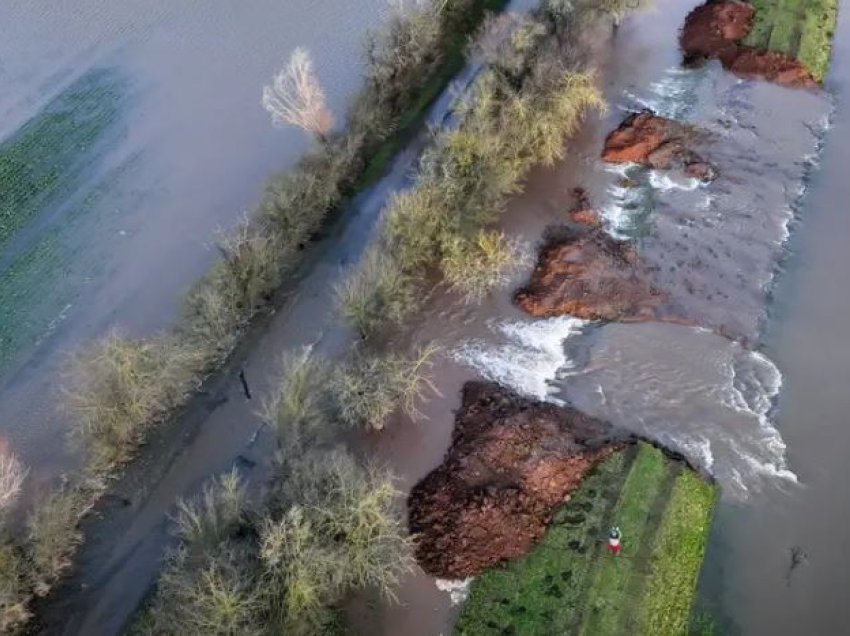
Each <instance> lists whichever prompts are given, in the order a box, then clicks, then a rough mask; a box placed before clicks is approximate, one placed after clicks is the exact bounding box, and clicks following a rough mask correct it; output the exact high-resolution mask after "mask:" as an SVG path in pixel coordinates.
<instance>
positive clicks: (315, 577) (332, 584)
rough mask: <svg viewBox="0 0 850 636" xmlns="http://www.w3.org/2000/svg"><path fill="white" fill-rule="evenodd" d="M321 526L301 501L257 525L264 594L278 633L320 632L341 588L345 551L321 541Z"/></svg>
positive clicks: (343, 589) (330, 615)
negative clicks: (315, 521)
mask: <svg viewBox="0 0 850 636" xmlns="http://www.w3.org/2000/svg"><path fill="white" fill-rule="evenodd" d="M320 532H321V529H320V528H317V527H314V524H313V522H312V520H311V519H310V516H309V514H307V511H306V510H305V509H304V508H303V507H301V506H293V507H292V508H290V509H289V510H288V511H287V512H286V513H285V514H284V515H283V516H282V517H281V518H280V519H279V520H277V521H273V520H271V519H267V520H265V522H264V523H263V526H262V528H261V530H260V558H261V559H262V562H263V566H264V569H265V573H264V579H265V580H264V584H263V589H264V591H265V594H264V595H265V597H266V604H267V606H268V608H269V615H270V620H271V624H272V625H274V626H276V627H277V628H278V629H279V630H280V631H281V633H292V634H319V633H324V631H325V628H326V626H327V625H328V623H329V622H330V621H331V620H332V613H331V612H330V611H329V607H330V605H331V604H333V603H334V602H335V601H337V600H338V599H339V598H340V597H341V596H342V595H343V594H344V593H345V590H346V580H345V572H346V567H347V564H346V561H345V552H344V551H343V550H342V549H340V548H339V547H338V546H337V545H334V544H333V543H326V542H324V541H322V538H321V536H320V534H319V533H320Z"/></svg>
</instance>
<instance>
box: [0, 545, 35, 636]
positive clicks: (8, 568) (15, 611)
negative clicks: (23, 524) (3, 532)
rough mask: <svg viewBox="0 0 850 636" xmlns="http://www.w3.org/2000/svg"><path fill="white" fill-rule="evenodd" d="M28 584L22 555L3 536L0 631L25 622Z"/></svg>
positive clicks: (0, 572) (0, 578)
mask: <svg viewBox="0 0 850 636" xmlns="http://www.w3.org/2000/svg"><path fill="white" fill-rule="evenodd" d="M28 598H29V586H28V585H27V571H26V566H25V563H24V557H23V555H22V554H21V552H20V550H19V549H18V547H17V546H15V545H14V544H13V543H12V542H11V541H8V540H6V539H5V538H4V539H3V540H2V541H0V633H3V634H6V633H12V632H13V629H14V628H15V627H17V626H18V625H21V624H22V623H24V622H26V620H27V619H28V618H29V616H30V613H29V611H28V610H27V601H28Z"/></svg>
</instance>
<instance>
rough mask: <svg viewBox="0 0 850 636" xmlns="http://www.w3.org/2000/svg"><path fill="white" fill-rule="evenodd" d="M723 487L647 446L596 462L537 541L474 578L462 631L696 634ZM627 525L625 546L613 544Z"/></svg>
mask: <svg viewBox="0 0 850 636" xmlns="http://www.w3.org/2000/svg"><path fill="white" fill-rule="evenodd" d="M716 497H717V489H716V487H715V486H714V485H712V484H709V483H707V482H706V481H705V480H704V479H702V477H700V476H699V475H698V474H696V473H694V472H693V471H691V470H690V469H688V468H687V467H686V466H685V465H684V464H682V463H680V462H677V461H673V460H671V459H669V458H668V457H666V456H665V455H664V454H663V453H662V452H661V451H659V450H658V449H656V448H654V447H652V446H649V445H646V444H640V445H639V446H638V447H636V448H630V449H627V450H624V451H621V452H619V453H617V454H615V455H614V456H612V457H611V458H610V459H608V460H607V461H606V462H605V463H603V464H602V465H601V466H599V467H598V468H597V470H596V471H595V472H594V473H593V474H592V475H590V476H589V477H588V478H587V479H586V480H585V483H584V484H583V486H582V487H581V488H580V489H579V491H577V492H576V493H575V494H574V495H573V497H572V499H571V500H570V501H569V502H568V503H567V504H565V505H564V506H563V507H562V508H561V510H560V511H559V512H558V513H557V514H556V516H555V519H554V522H553V523H552V525H551V526H550V529H549V531H548V533H547V534H546V537H545V538H544V540H543V541H541V543H540V544H539V545H538V546H537V548H536V549H535V550H534V551H533V552H531V553H530V554H528V555H526V556H525V557H523V558H522V559H518V560H517V561H513V562H511V563H508V564H506V565H505V566H503V567H500V568H496V569H494V570H492V571H490V572H488V573H486V574H484V575H482V576H480V577H479V578H477V579H476V580H475V581H474V582H473V584H472V590H471V593H470V596H469V599H468V600H467V602H466V605H465V606H464V608H463V611H462V613H461V616H460V619H459V621H458V625H457V628H456V634H462V635H464V636H472V635H473V634H476V635H477V634H510V633H512V634H523V635H525V634H529V635H531V634H534V635H540V636H543V635H549V634H593V635H594V636H596V635H605V634H653V635H656V634H658V635H663V634H681V633H685V632H687V626H688V624H689V621H690V615H691V608H692V605H693V600H694V594H695V591H696V583H697V578H698V575H699V571H700V568H701V566H702V560H703V556H704V552H705V546H706V542H707V540H708V533H709V530H710V527H711V519H712V513H713V510H714V506H715V502H716ZM613 525H616V526H619V528H620V530H621V531H622V534H623V542H622V545H623V551H622V552H621V553H620V554H619V555H617V556H614V555H612V554H610V553H609V552H608V550H607V548H606V543H607V532H608V529H609V528H610V527H611V526H613Z"/></svg>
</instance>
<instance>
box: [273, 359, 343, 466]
mask: <svg viewBox="0 0 850 636" xmlns="http://www.w3.org/2000/svg"><path fill="white" fill-rule="evenodd" d="M329 375H330V373H329V371H328V369H327V366H326V365H325V364H324V362H322V361H321V360H318V359H316V358H314V357H313V356H312V355H311V353H310V350H309V349H308V348H305V349H303V350H302V351H301V352H300V353H298V354H286V355H284V356H283V359H282V362H281V373H280V379H279V380H278V383H277V386H276V388H275V390H274V391H272V393H271V395H270V396H269V397H268V398H266V399H265V401H264V402H263V406H262V411H261V416H262V418H263V421H265V422H267V423H268V424H269V425H270V426H272V427H274V429H275V431H276V433H277V439H278V445H279V446H280V448H281V449H282V450H283V452H284V453H287V454H289V453H300V452H303V450H304V449H305V448H307V447H309V446H312V445H315V444H316V443H318V442H319V441H321V440H323V439H324V437H325V435H326V434H327V432H328V429H329V405H328V395H327V383H328V379H329Z"/></svg>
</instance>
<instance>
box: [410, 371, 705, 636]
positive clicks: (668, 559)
mask: <svg viewBox="0 0 850 636" xmlns="http://www.w3.org/2000/svg"><path fill="white" fill-rule="evenodd" d="M693 497H696V500H694V499H693ZM574 498H575V500H573V499H574ZM677 498H678V499H682V498H684V499H687V500H688V502H689V503H688V511H689V513H693V514H692V515H691V516H692V517H693V519H692V520H693V525H692V526H687V525H686V526H685V527H687V528H688V529H687V532H692V531H694V530H695V531H696V532H695V533H694V535H693V537H692V538H691V539H690V540H687V541H685V540H681V538H680V537H679V536H677V537H676V538H675V540H674V541H673V543H672V545H671V548H670V549H668V550H665V551H662V550H661V549H659V546H660V545H662V544H663V542H664V541H669V540H670V534H671V528H672V527H682V523H681V522H682V520H683V519H684V518H685V517H687V516H688V514H689V513H685V512H684V511H683V510H681V509H680V508H679V507H678V506H677V504H676V503H675V502H676V501H677ZM715 502H716V487H715V486H714V485H713V484H712V483H711V482H709V481H705V480H703V479H702V478H701V477H700V476H699V475H698V474H697V473H695V472H694V471H693V469H692V468H691V467H690V466H689V465H688V464H687V463H685V462H684V461H682V459H681V458H680V457H679V456H675V455H672V454H670V453H667V452H666V451H665V450H663V449H659V448H657V447H653V446H652V445H650V444H646V443H640V442H639V440H638V439H637V438H635V437H634V436H631V435H629V434H626V433H624V432H622V431H619V430H617V429H616V428H614V427H612V426H610V425H609V424H608V423H606V422H604V421H602V420H599V419H596V418H593V417H590V416H588V415H586V414H584V413H582V412H581V411H579V410H577V409H575V408H572V407H568V406H555V405H553V404H549V403H545V402H538V401H534V400H529V399H526V398H523V397H520V396H519V395H517V394H516V393H513V392H512V391H510V390H508V389H506V388H504V387H501V386H500V385H498V384H495V383H487V382H469V383H467V384H466V385H465V386H464V389H463V402H462V405H461V408H460V409H459V410H458V412H457V413H456V417H455V428H454V433H453V436H452V443H451V446H450V448H449V450H448V452H447V453H446V456H445V458H444V460H443V462H442V463H441V464H440V465H439V466H438V467H437V468H436V469H434V470H433V471H432V472H431V473H429V474H428V475H427V476H426V477H425V478H424V479H423V480H422V481H420V482H419V483H418V484H417V485H416V486H415V487H414V488H413V490H412V492H411V494H410V497H409V500H408V503H409V521H410V531H411V533H412V534H413V536H414V541H415V546H416V558H417V561H418V562H419V565H420V566H421V567H422V568H423V569H424V570H425V572H427V573H428V574H430V575H432V576H436V577H439V578H443V579H466V578H468V577H471V576H478V575H482V576H481V579H480V585H479V581H476V582H475V583H474V584H473V589H472V593H473V599H472V601H471V603H470V605H469V606H468V607H466V608H465V609H464V617H462V619H461V623H460V625H459V626H458V629H459V631H460V633H470V634H473V633H474V634H478V633H506V632H505V631H501V632H499V631H498V630H499V629H504V628H505V627H506V626H509V625H512V624H514V620H516V616H517V613H523V612H525V611H526V609H525V608H527V607H529V606H532V605H548V604H549V603H552V602H555V603H558V601H557V599H563V601H562V602H561V603H560V605H563V608H562V610H561V611H562V612H566V615H565V616H558V617H556V616H555V615H554V613H551V615H549V614H550V612H547V613H546V614H547V615H542V614H541V615H540V616H537V615H535V616H533V617H529V619H528V620H530V621H532V623H537V622H540V623H541V625H540V627H542V626H543V624H546V625H548V626H549V628H551V629H552V630H553V631H555V630H556V631H558V632H559V633H560V632H561V631H563V630H564V629H565V628H568V627H569V626H571V625H577V624H581V623H582V622H583V621H584V622H586V623H587V624H588V625H595V623H596V622H597V618H598V617H597V615H596V614H595V613H592V612H588V613H585V614H584V616H582V614H583V612H581V611H579V610H578V608H580V607H581V606H582V605H581V603H577V601H578V600H580V599H581V597H584V596H586V597H587V598H588V601H589V602H590V603H593V604H596V603H597V602H599V603H609V602H612V603H615V605H616V606H617V607H618V608H620V609H619V610H618V612H619V611H622V612H623V614H624V619H623V620H624V621H625V620H627V619H626V617H625V614H631V611H632V609H631V606H632V605H635V606H641V607H642V606H644V605H645V604H646V603H648V604H649V605H651V606H654V607H669V606H676V612H675V614H676V616H677V620H678V621H679V622H681V621H682V620H684V621H686V620H687V617H688V615H689V612H690V607H691V603H692V601H693V595H694V590H695V585H696V576H697V573H698V572H699V569H700V565H701V562H702V555H703V553H704V550H705V545H706V540H707V535H708V529H709V527H710V520H711V517H712V511H713V508H714V505H715ZM610 525H617V526H621V528H622V531H623V532H624V533H625V535H624V536H628V539H627V543H626V544H627V552H626V554H625V555H624V557H623V558H624V559H625V560H624V561H623V563H622V565H621V564H620V563H619V562H618V561H617V560H613V559H612V557H611V556H610V555H607V554H606V553H605V549H604V547H603V546H602V542H601V541H600V539H601V538H602V537H601V535H602V533H604V532H605V531H606V530H607V528H608V527H609V526H610ZM566 528H568V529H567V534H568V535H569V536H564V530H565V529H566ZM553 548H554V549H553ZM526 554H528V557H526V558H521V557H523V556H524V555H526ZM508 561H511V563H510V564H507V563H506V562H508ZM503 564H504V566H505V567H507V568H509V569H511V570H514V571H515V574H516V578H515V579H514V585H516V586H518V587H519V588H522V589H521V590H517V594H510V593H508V594H503V593H501V592H502V591H504V587H505V586H504V584H501V583H500V584H499V585H497V586H495V587H494V586H492V585H490V581H491V580H492V579H494V578H495V579H499V578H500V577H503V574H502V572H503V569H502V568H499V567H496V566H499V565H503ZM530 564H536V565H530ZM670 564H676V565H675V567H676V568H678V571H679V572H684V576H683V577H682V585H681V586H679V587H677V589H676V592H675V593H673V594H671V591H670V590H668V589H664V588H663V587H660V586H658V585H656V581H657V580H661V579H663V578H665V575H662V574H661V572H662V571H663V570H664V569H665V568H669V566H670ZM619 567H622V568H625V574H624V575H623V578H624V580H629V581H634V582H635V583H636V584H639V587H640V589H642V593H641V597H642V599H643V600H642V601H640V602H638V601H637V600H636V599H632V598H628V599H620V597H621V596H622V594H623V593H624V591H625V588H624V587H623V586H621V585H617V586H613V587H612V586H610V585H609V584H608V583H607V582H606V581H607V579H608V577H609V576H610V574H611V572H612V568H613V569H617V568H619ZM547 572H548V576H546V577H545V578H546V581H541V580H540V579H541V578H544V577H543V576H542V573H547ZM523 580H524V583H520V581H523ZM556 581H557V583H556ZM644 582H645V583H646V584H645V585H644ZM542 583H546V585H541V584H542ZM503 596H508V597H510V598H507V599H504V598H501V597H503ZM618 599H619V600H618ZM624 603H625V605H628V606H629V607H628V608H626V609H622V607H621V606H622V605H623V604H624ZM510 604H513V605H515V606H516V607H514V609H513V610H511V609H510V608H509V607H506V606H508V605H510ZM519 607H523V608H524V609H518V608H519ZM488 608H489V609H488ZM493 612H495V613H496V614H501V616H499V620H498V624H495V625H493V624H490V622H491V620H490V619H492V618H495V614H494V613H493ZM665 613H668V612H665ZM482 620H483V622H484V623H485V624H483V625H478V623H479V622H480V621H482ZM482 630H483V631H482ZM494 630H495V631H494ZM508 633H510V632H508ZM535 633H537V632H536V631H535ZM590 633H599V631H598V629H594V630H593V631H591V632H590Z"/></svg>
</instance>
